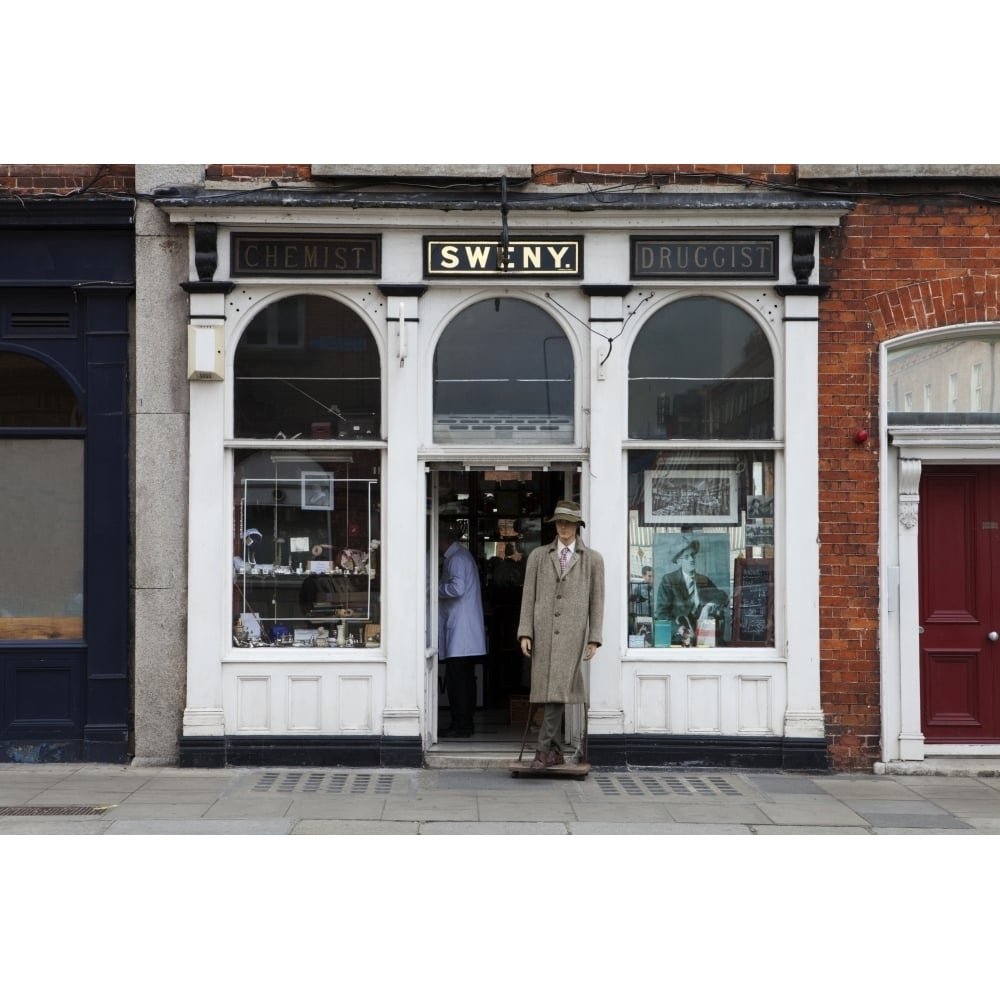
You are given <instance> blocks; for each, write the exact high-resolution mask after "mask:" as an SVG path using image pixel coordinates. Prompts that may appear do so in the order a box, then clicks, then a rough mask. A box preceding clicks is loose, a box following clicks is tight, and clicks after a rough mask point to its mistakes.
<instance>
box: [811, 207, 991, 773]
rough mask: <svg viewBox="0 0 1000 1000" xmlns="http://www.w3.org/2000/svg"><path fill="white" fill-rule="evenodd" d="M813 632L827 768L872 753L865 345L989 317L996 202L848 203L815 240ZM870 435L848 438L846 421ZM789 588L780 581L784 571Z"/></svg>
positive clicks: (874, 397) (874, 669)
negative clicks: (816, 546)
mask: <svg viewBox="0 0 1000 1000" xmlns="http://www.w3.org/2000/svg"><path fill="white" fill-rule="evenodd" d="M820 268H821V271H820V275H821V280H822V281H823V283H824V284H828V285H830V286H831V290H830V292H829V294H828V295H827V296H826V297H825V298H824V299H823V300H822V301H821V304H820V345H819V350H820V363H819V392H820V414H819V424H820V443H819V447H820V542H821V552H820V565H821V580H820V621H821V623H822V625H821V629H820V643H821V657H822V664H821V683H822V697H823V708H824V711H825V712H826V714H827V732H828V734H829V742H830V750H831V756H832V762H833V765H834V767H835V768H836V769H837V770H842V771H854V770H868V769H870V768H871V765H872V764H873V762H874V761H876V760H877V759H878V757H879V744H880V724H879V700H880V691H879V645H878V642H879V636H878V608H879V580H878V542H879V537H878V477H879V471H880V469H879V466H880V455H879V451H878V440H877V437H878V435H877V433H876V432H877V428H878V421H879V401H880V387H879V385H878V382H877V376H878V345H879V343H880V342H882V341H884V340H889V339H892V338H894V337H898V336H900V335H901V334H904V333H912V332H916V331H921V330H930V329H934V328H938V327H944V326H951V325H955V324H961V323H973V322H982V321H987V320H997V319H998V318H1000V277H998V274H1000V207H998V206H995V205H988V204H978V203H976V202H975V201H972V200H968V199H965V198H949V197H941V196H933V197H920V198H913V199H902V200H898V201H897V200H890V199H888V198H877V197H876V198H870V199H869V198H864V199H860V200H859V202H858V205H857V208H856V209H855V210H854V211H852V212H851V213H850V215H849V216H848V217H847V218H846V219H845V221H844V225H843V227H842V228H840V229H833V230H830V231H828V232H825V233H824V234H823V236H822V239H821V264H820ZM859 427H864V428H866V429H868V430H869V431H870V432H871V437H870V438H869V440H868V442H866V444H864V445H861V446H859V445H857V444H855V442H854V440H853V434H854V431H855V429H856V428H859ZM792 584H793V585H794V579H793V580H792Z"/></svg>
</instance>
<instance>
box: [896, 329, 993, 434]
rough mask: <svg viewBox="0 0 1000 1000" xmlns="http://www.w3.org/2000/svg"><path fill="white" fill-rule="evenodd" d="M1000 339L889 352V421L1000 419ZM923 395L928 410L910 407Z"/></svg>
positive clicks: (988, 421)
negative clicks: (908, 402)
mask: <svg viewBox="0 0 1000 1000" xmlns="http://www.w3.org/2000/svg"><path fill="white" fill-rule="evenodd" d="M998 343H1000V338H992V337H976V338H970V339H966V340H949V341H940V340H938V341H933V342H931V343H925V344H919V345H917V346H916V347H904V348H900V349H897V350H893V351H890V353H889V368H888V370H889V378H888V386H889V400H888V410H889V423H890V424H995V423H1000V378H998V376H1000V370H998V358H997V355H998V351H997V345H998ZM915 397H919V398H921V399H922V400H923V409H922V410H919V411H918V410H915V409H910V408H909V407H907V405H906V401H907V399H908V398H915Z"/></svg>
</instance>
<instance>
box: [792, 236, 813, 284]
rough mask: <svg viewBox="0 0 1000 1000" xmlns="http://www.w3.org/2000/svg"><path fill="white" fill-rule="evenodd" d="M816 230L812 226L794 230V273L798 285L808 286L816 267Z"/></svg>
mask: <svg viewBox="0 0 1000 1000" xmlns="http://www.w3.org/2000/svg"><path fill="white" fill-rule="evenodd" d="M815 248H816V230H815V229H813V228H812V227H811V226H794V227H793V228H792V273H793V274H794V275H795V283H796V284H797V285H808V284H809V276H810V275H811V274H812V273H813V268H815V267H816V254H815V252H814V251H815Z"/></svg>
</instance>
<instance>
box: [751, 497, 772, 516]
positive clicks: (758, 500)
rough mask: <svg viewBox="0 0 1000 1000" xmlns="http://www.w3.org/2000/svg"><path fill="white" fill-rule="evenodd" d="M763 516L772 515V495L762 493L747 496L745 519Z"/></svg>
mask: <svg viewBox="0 0 1000 1000" xmlns="http://www.w3.org/2000/svg"><path fill="white" fill-rule="evenodd" d="M765 517H774V497H772V496H764V495H760V496H758V495H754V496H749V497H747V519H748V520H750V521H755V520H760V519H761V518H765Z"/></svg>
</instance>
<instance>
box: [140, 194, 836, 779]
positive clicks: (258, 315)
mask: <svg viewBox="0 0 1000 1000" xmlns="http://www.w3.org/2000/svg"><path fill="white" fill-rule="evenodd" d="M484 192H485V193H480V194H478V195H455V194H452V193H450V192H448V191H447V189H445V188H442V190H441V192H440V193H427V192H426V191H419V190H413V191H399V192H398V193H389V194H386V193H381V194H366V193H365V192H364V191H357V192H352V193H350V194H349V195H348V194H345V193H343V192H326V191H320V190H316V191H305V192H301V193H298V194H297V195H296V196H295V197H294V198H293V199H292V203H291V204H289V203H288V202H287V199H286V200H285V201H283V200H282V199H283V197H284V196H283V195H282V193H281V192H268V191H264V192H257V193H253V194H237V193H233V194H225V193H220V192H213V193H212V194H211V195H205V194H198V193H193V194H188V195H183V194H176V195H169V196H164V197H160V198H158V199H157V205H158V207H159V208H160V209H161V210H162V211H163V212H164V213H166V215H167V217H168V218H169V220H170V222H171V224H173V225H175V226H182V227H187V228H188V232H189V250H190V274H189V280H188V281H187V282H185V284H184V289H185V291H186V293H187V299H188V307H189V321H188V322H189V327H188V348H189V349H188V357H187V362H188V378H189V388H190V426H191V435H190V453H189V456H188V459H189V462H188V478H189V495H190V504H189V512H188V515H189V527H188V559H189V563H188V608H187V643H188V656H187V694H186V699H187V703H186V707H185V711H184V721H183V735H182V737H181V741H180V760H181V764H182V765H186V766H223V765H226V764H258V763H261V764H301V765H314V766H320V765H328V764H355V765H363V766H421V765H424V764H427V763H433V762H434V761H435V759H438V758H440V757H447V756H463V757H468V758H470V759H476V757H477V755H478V757H479V759H484V758H486V757H490V756H506V757H508V758H509V757H510V756H511V755H516V753H517V748H518V745H519V743H520V741H521V739H522V738H523V736H524V733H525V732H526V731H527V729H526V726H527V727H530V723H531V718H530V711H529V706H528V705H527V702H526V699H527V691H528V677H529V669H530V664H528V663H527V662H526V661H524V660H523V658H522V657H521V656H520V653H519V650H518V647H517V643H516V634H515V632H516V617H517V611H518V609H519V605H520V583H519V570H520V567H521V565H522V564H523V561H524V559H525V558H526V557H527V555H528V553H529V552H530V551H531V549H532V548H533V547H534V546H536V545H539V544H544V543H545V542H546V541H548V539H549V537H550V534H549V533H550V532H551V530H552V528H551V525H549V524H548V523H547V522H546V518H548V517H549V516H550V514H551V511H552V508H553V507H554V505H555V502H556V501H557V500H558V499H560V498H561V497H570V498H573V499H576V500H578V501H579V502H580V503H581V505H582V507H583V510H584V512H585V519H586V522H587V527H586V529H585V532H584V537H585V539H586V542H587V544H588V545H589V546H592V547H594V548H596V549H597V550H598V551H600V552H601V553H602V555H603V556H604V561H605V569H606V574H607V584H606V589H607V595H608V597H607V605H606V609H605V623H604V636H605V642H604V645H603V646H602V647H601V649H600V650H599V651H598V654H597V656H596V657H595V658H594V659H593V660H592V661H591V662H590V664H589V665H588V692H589V703H588V705H587V708H586V713H585V715H580V716H577V715H574V714H573V713H570V715H569V716H568V720H569V721H568V726H569V727H570V730H571V731H570V732H569V733H568V734H567V735H568V737H569V738H570V739H571V740H578V739H580V738H581V736H582V734H583V733H584V732H585V733H586V735H587V739H588V748H589V756H590V759H591V761H592V762H594V763H595V764H604V765H627V764H638V765H642V764H651V765H652V764H665V763H686V764H691V763H702V764H716V765H725V766H780V767H824V766H825V765H826V742H825V730H824V718H823V712H822V709H821V707H820V706H821V700H820V667H819V622H818V580H819V556H818V548H817V535H818V530H817V526H818V499H817V497H818V488H817V482H818V456H817V410H818V406H817V330H818V302H819V297H820V295H821V294H822V291H823V289H822V285H821V284H820V277H819V274H818V271H817V268H816V266H815V253H816V241H817V234H818V230H819V229H820V228H822V227H827V226H836V225H837V224H838V221H839V219H840V217H841V216H842V215H843V214H844V213H845V212H846V211H847V209H848V208H849V205H848V204H847V203H845V202H840V201H831V200H828V199H823V198H819V197H810V196H806V195H796V196H789V195H780V196H776V195H772V194H769V193H767V194H762V195H753V196H750V195H747V194H745V193H742V192H736V191H733V192H725V191H721V192H715V193H712V194H711V195H703V194H699V195H697V196H695V195H687V194H683V193H677V194H670V195H666V194H664V195H662V196H660V195H658V196H638V195H637V196H634V197H632V198H629V197H628V196H626V197H625V198H624V199H623V200H619V201H616V202H615V203H614V204H613V205H608V204H604V203H601V202H600V201H598V200H596V199H589V198H586V197H583V196H580V195H574V196H573V199H567V197H565V196H560V195H559V194H553V193H547V192H537V193H531V192H528V191H523V192H519V193H517V194H511V195H507V194H506V185H492V186H491V185H489V184H486V185H484ZM445 526H458V527H459V528H460V529H461V538H462V544H464V545H466V546H467V547H468V548H469V550H470V551H471V552H472V554H473V555H474V557H475V558H476V561H477V564H478V566H479V570H480V585H481V588H482V592H483V597H484V616H485V619H486V631H487V636H488V644H487V645H488V648H487V651H486V653H485V654H484V655H483V658H482V663H481V664H479V665H478V667H477V682H476V683H477V706H478V711H477V724H476V731H475V732H474V734H473V735H472V737H470V738H465V739H461V740H455V739H445V738H442V737H441V735H440V733H441V731H442V730H444V729H445V728H446V724H447V721H448V706H447V698H446V696H445V691H446V685H445V684H444V683H443V681H444V678H443V677H442V670H441V667H440V664H439V663H438V642H437V638H438V637H437V597H436V594H437V581H438V556H439V549H438V544H437V543H438V538H439V535H440V533H441V531H442V530H443V529H444V527H445Z"/></svg>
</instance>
